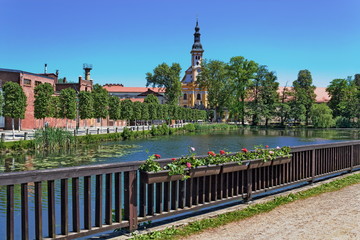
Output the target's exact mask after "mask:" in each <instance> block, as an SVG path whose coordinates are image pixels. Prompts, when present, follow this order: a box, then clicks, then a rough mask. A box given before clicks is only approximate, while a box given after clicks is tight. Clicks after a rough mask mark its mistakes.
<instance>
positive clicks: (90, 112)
mask: <svg viewBox="0 0 360 240" xmlns="http://www.w3.org/2000/svg"><path fill="white" fill-rule="evenodd" d="M78 99H79V116H80V119H83V120H85V127H86V125H87V124H86V122H87V119H90V118H93V117H94V99H93V94H92V93H91V92H86V91H80V93H79V94H78Z"/></svg>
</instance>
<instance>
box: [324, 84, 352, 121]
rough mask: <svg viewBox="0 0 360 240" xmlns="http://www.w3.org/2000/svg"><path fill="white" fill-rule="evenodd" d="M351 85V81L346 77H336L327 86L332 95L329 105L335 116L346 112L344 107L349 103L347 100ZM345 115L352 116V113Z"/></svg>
mask: <svg viewBox="0 0 360 240" xmlns="http://www.w3.org/2000/svg"><path fill="white" fill-rule="evenodd" d="M351 85H352V84H351V81H348V80H346V79H334V80H332V81H331V82H330V85H329V86H328V87H327V88H326V91H327V92H328V93H329V96H330V101H329V102H328V105H329V107H330V108H331V109H332V111H333V115H334V117H337V116H341V115H342V114H344V113H345V112H344V110H345V109H342V108H343V107H346V105H347V104H346V103H345V102H346V101H347V100H349V98H348V96H347V93H348V92H349V90H350V89H349V88H351ZM345 115H347V116H350V115H351V114H347V113H345Z"/></svg>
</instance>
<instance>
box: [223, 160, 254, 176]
mask: <svg viewBox="0 0 360 240" xmlns="http://www.w3.org/2000/svg"><path fill="white" fill-rule="evenodd" d="M221 167H222V168H221V173H229V172H237V171H241V170H246V169H248V167H249V164H247V162H243V163H242V164H241V165H239V163H237V162H228V163H223V164H222V165H221Z"/></svg>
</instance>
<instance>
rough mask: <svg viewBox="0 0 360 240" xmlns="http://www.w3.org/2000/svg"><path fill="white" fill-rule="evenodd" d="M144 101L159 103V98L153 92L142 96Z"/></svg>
mask: <svg viewBox="0 0 360 240" xmlns="http://www.w3.org/2000/svg"><path fill="white" fill-rule="evenodd" d="M144 103H151V104H159V99H158V98H157V97H156V96H155V95H154V94H149V95H147V96H146V97H145V98H144Z"/></svg>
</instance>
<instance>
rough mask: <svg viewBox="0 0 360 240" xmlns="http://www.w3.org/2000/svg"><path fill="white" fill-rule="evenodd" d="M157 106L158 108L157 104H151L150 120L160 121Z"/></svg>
mask: <svg viewBox="0 0 360 240" xmlns="http://www.w3.org/2000/svg"><path fill="white" fill-rule="evenodd" d="M156 106H157V105H156V104H149V114H150V120H156V119H158V114H157V107H156Z"/></svg>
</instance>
